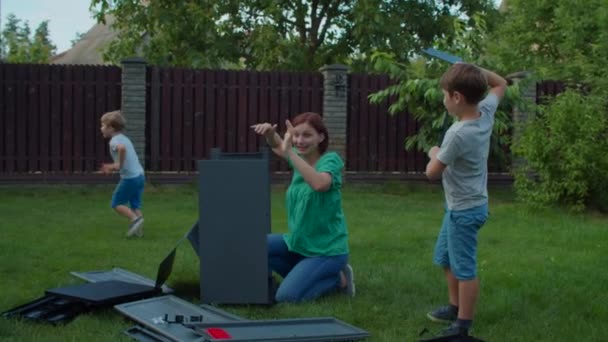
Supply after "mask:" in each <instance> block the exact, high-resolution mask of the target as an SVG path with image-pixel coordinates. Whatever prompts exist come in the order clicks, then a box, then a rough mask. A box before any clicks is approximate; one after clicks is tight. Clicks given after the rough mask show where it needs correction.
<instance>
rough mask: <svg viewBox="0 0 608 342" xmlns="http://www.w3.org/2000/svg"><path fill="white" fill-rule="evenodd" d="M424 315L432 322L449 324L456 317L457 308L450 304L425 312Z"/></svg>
mask: <svg viewBox="0 0 608 342" xmlns="http://www.w3.org/2000/svg"><path fill="white" fill-rule="evenodd" d="M426 317H428V318H429V319H430V320H431V321H433V322H438V323H448V324H449V323H452V322H454V321H456V319H457V318H458V310H455V309H454V307H452V306H450V305H446V306H442V307H440V308H438V309H437V310H435V311H432V312H429V313H427V314H426Z"/></svg>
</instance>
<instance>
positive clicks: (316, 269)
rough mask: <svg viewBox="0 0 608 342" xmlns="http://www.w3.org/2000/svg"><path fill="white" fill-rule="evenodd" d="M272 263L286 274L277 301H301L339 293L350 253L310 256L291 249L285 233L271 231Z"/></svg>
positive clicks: (281, 273)
mask: <svg viewBox="0 0 608 342" xmlns="http://www.w3.org/2000/svg"><path fill="white" fill-rule="evenodd" d="M267 242H268V264H269V267H270V270H271V272H272V271H274V272H276V273H278V274H279V275H280V276H281V277H283V281H282V282H281V284H280V285H279V288H278V289H277V293H276V295H275V300H276V301H277V302H300V301H308V300H313V299H316V298H318V297H320V296H322V295H324V294H327V293H330V292H335V291H336V290H337V289H338V288H339V287H340V271H341V270H342V269H343V268H344V267H345V266H346V263H347V261H348V254H343V255H334V256H315V257H306V256H303V255H301V254H298V253H293V252H290V251H289V250H288V249H287V244H286V243H285V240H284V239H283V234H269V235H268V237H267Z"/></svg>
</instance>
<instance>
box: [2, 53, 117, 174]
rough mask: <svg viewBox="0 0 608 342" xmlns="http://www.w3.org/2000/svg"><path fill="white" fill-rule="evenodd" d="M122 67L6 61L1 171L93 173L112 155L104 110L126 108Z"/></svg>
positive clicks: (3, 91)
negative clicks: (103, 124)
mask: <svg viewBox="0 0 608 342" xmlns="http://www.w3.org/2000/svg"><path fill="white" fill-rule="evenodd" d="M120 77H121V69H120V68H118V67H109V66H58V65H29V64H0V80H1V83H0V125H1V129H0V172H2V173H28V172H43V173H44V172H54V173H79V172H92V171H95V170H97V169H98V167H99V164H100V163H101V162H102V161H104V160H107V159H108V158H109V156H108V152H107V144H106V143H105V142H104V140H103V138H102V136H101V132H100V131H99V118H100V114H101V113H103V112H105V111H108V110H113V109H117V108H120V99H121V90H120Z"/></svg>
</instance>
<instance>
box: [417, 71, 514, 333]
mask: <svg viewBox="0 0 608 342" xmlns="http://www.w3.org/2000/svg"><path fill="white" fill-rule="evenodd" d="M440 85H441V88H442V90H443V94H444V98H443V103H444V105H445V107H446V109H447V110H448V112H449V113H450V115H453V116H455V117H456V118H457V119H458V121H457V122H455V123H454V124H453V125H452V126H451V127H450V128H449V129H448V131H447V132H446V135H445V138H444V140H443V142H442V143H441V147H438V146H434V147H433V148H431V149H430V150H429V152H428V155H429V158H430V161H429V163H428V165H427V167H426V174H427V177H428V178H429V179H439V178H441V179H442V183H443V188H444V192H445V201H446V210H445V215H444V218H443V224H442V226H441V231H440V232H439V236H438V238H437V243H436V245H435V253H434V257H433V260H434V262H435V263H436V264H438V265H440V266H441V267H443V268H444V272H445V276H446V280H447V285H448V294H449V305H446V306H442V307H440V308H438V309H436V310H435V311H433V312H430V313H428V314H427V316H428V318H430V319H431V320H433V321H436V322H442V323H450V326H449V327H448V328H447V329H446V330H444V334H445V335H451V334H456V333H460V334H468V330H469V328H470V327H471V324H472V322H473V313H474V308H475V303H476V301H477V296H478V294H479V280H478V279H477V275H476V269H477V260H476V259H477V255H476V254H477V232H478V230H479V229H480V228H481V227H482V226H483V224H484V223H485V221H486V219H487V218H488V190H487V175H488V171H487V161H488V154H489V150H490V136H491V135H492V126H493V124H494V113H495V112H496V108H497V107H498V103H499V101H500V99H501V98H502V97H503V95H504V92H505V90H506V88H507V82H506V81H505V80H504V79H503V78H502V77H500V76H498V75H497V74H495V73H493V72H491V71H488V70H485V69H482V68H479V67H476V66H474V65H471V64H465V63H456V64H454V65H453V66H452V67H451V68H450V69H449V70H448V71H447V72H446V73H445V74H443V76H442V78H441V81H440ZM488 86H489V87H490V91H489V93H488V95H487V96H486V97H485V99H483V100H482V98H483V97H484V95H485V94H486V91H487V90H488Z"/></svg>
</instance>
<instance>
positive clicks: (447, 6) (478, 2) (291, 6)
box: [91, 0, 492, 71]
mask: <svg viewBox="0 0 608 342" xmlns="http://www.w3.org/2000/svg"><path fill="white" fill-rule="evenodd" d="M491 8H492V3H491V1H489V0H473V1H464V0H450V1H444V2H437V1H417V0H391V1H380V0H306V1H291V0H278V1H270V0H206V1H175V0H155V1H149V2H146V5H143V4H142V2H140V1H132V0H92V1H91V9H92V10H94V11H95V13H96V16H97V19H98V20H100V21H103V20H104V19H105V18H106V15H113V16H115V17H116V23H115V24H114V29H116V30H118V31H119V36H118V40H117V41H116V42H113V43H112V44H111V45H110V47H109V49H108V50H107V52H106V54H105V57H106V59H108V60H110V61H113V62H119V61H120V59H122V58H124V57H128V56H130V55H133V54H137V53H141V55H142V56H143V57H145V58H146V59H148V61H149V62H150V63H153V64H161V65H176V66H189V67H209V68H216V67H232V68H242V67H244V68H248V69H257V70H294V71H296V70H302V71H316V70H318V68H319V67H321V66H322V65H324V64H332V63H345V64H349V65H351V68H352V70H354V71H363V70H367V69H369V66H370V58H371V55H372V53H373V51H375V50H388V51H398V53H399V57H400V58H407V56H410V55H411V54H412V51H415V50H418V49H419V48H420V47H421V46H426V45H428V44H430V42H432V41H434V40H435V39H437V38H438V37H443V36H450V35H452V30H453V28H452V26H451V18H456V17H459V16H461V15H469V14H470V13H473V12H474V11H478V10H490V9H491Z"/></svg>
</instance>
